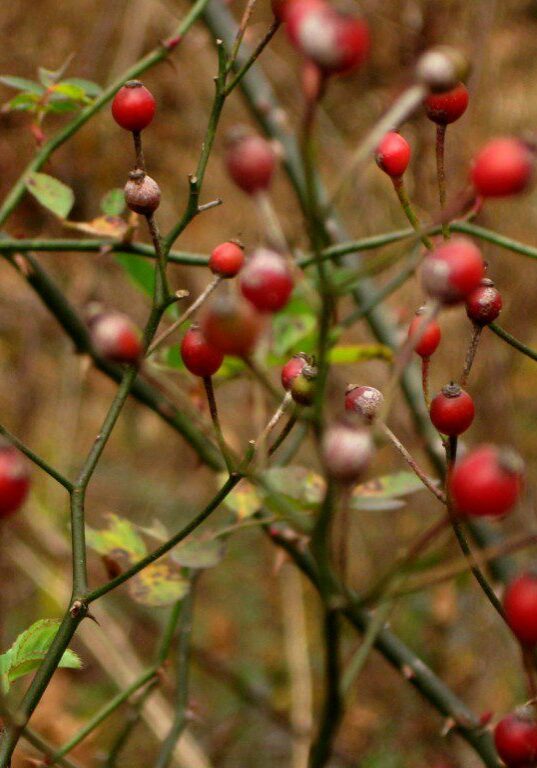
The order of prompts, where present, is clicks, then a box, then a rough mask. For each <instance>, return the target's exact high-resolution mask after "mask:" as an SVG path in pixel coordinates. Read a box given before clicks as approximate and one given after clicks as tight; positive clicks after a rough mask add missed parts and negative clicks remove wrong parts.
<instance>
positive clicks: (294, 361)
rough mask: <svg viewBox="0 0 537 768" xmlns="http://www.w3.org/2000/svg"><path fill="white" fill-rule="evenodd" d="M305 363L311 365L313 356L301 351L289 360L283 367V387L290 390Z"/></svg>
mask: <svg viewBox="0 0 537 768" xmlns="http://www.w3.org/2000/svg"><path fill="white" fill-rule="evenodd" d="M305 365H311V357H310V356H309V355H305V354H304V352H299V353H298V354H297V355H293V357H292V358H291V359H290V360H288V361H287V362H286V363H285V365H284V366H283V368H282V374H281V378H282V387H283V388H284V389H285V390H286V391H287V392H289V390H290V389H291V384H292V382H293V379H294V378H296V377H297V376H298V374H299V373H300V372H301V371H302V369H303V368H304V366H305Z"/></svg>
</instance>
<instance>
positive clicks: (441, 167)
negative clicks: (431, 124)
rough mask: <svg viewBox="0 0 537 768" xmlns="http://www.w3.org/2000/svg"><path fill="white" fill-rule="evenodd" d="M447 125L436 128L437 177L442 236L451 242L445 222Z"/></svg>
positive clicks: (447, 224) (447, 225)
mask: <svg viewBox="0 0 537 768" xmlns="http://www.w3.org/2000/svg"><path fill="white" fill-rule="evenodd" d="M446 128H447V126H446V125H437V126H436V175H437V178H438V199H439V200H440V217H441V219H442V235H443V237H444V240H449V238H450V231H449V223H448V222H447V221H444V209H445V207H446V168H445V144H446Z"/></svg>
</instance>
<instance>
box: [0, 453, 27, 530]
mask: <svg viewBox="0 0 537 768" xmlns="http://www.w3.org/2000/svg"><path fill="white" fill-rule="evenodd" d="M29 489H30V470H29V467H28V463H27V461H26V459H25V458H24V456H23V455H22V453H20V451H18V450H17V449H16V448H15V447H14V446H12V445H9V444H7V443H4V442H2V443H1V444H0V519H1V518H3V517H8V515H11V514H13V513H14V512H16V511H17V510H18V509H20V507H21V506H22V505H23V503H24V500H25V499H26V496H27V495H28V491H29Z"/></svg>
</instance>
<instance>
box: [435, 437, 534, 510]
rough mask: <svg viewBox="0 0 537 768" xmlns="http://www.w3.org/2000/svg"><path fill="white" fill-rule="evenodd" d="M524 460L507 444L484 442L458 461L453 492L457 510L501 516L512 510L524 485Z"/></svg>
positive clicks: (452, 480)
mask: <svg viewBox="0 0 537 768" xmlns="http://www.w3.org/2000/svg"><path fill="white" fill-rule="evenodd" d="M522 477H523V462H522V459H521V458H520V456H518V454H516V453H515V452H514V451H512V450H510V449H508V448H498V447H496V446H495V445H481V446H479V447H478V448H476V449H475V450H473V451H471V452H470V453H469V454H468V455H467V456H464V458H462V459H460V461H458V462H457V463H456V464H455V468H454V469H453V474H452V476H451V481H450V493H451V496H452V498H453V503H454V505H455V508H456V510H457V512H458V513H459V514H461V515H470V516H472V517H474V516H475V517H482V516H490V517H501V516H503V515H506V514H507V513H508V512H510V511H511V509H512V508H513V506H514V505H515V503H516V501H517V499H518V497H519V495H520V491H521V488H522Z"/></svg>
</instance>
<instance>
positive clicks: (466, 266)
mask: <svg viewBox="0 0 537 768" xmlns="http://www.w3.org/2000/svg"><path fill="white" fill-rule="evenodd" d="M484 272H485V264H484V261H483V257H482V256H481V251H480V250H479V248H478V247H477V246H476V245H474V243H473V242H472V241H471V240H469V239H468V238H466V237H454V238H453V239H452V240H449V241H448V242H446V243H444V244H443V245H440V246H439V247H438V248H436V249H435V250H434V251H433V252H432V253H429V254H428V255H427V256H426V257H425V259H424V261H423V266H422V269H421V281H422V285H423V288H424V290H425V291H426V292H427V293H428V294H429V296H432V297H433V298H435V299H439V300H440V301H442V302H443V303H444V304H457V303H458V302H460V301H463V300H464V299H465V298H466V297H467V296H468V295H469V294H470V293H471V292H472V291H473V290H474V289H475V288H477V286H478V285H479V283H480V282H481V280H482V278H483V275H484Z"/></svg>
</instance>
